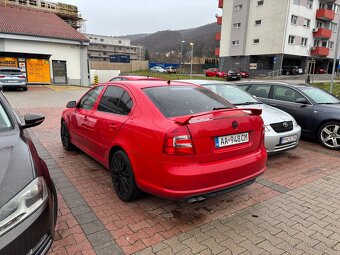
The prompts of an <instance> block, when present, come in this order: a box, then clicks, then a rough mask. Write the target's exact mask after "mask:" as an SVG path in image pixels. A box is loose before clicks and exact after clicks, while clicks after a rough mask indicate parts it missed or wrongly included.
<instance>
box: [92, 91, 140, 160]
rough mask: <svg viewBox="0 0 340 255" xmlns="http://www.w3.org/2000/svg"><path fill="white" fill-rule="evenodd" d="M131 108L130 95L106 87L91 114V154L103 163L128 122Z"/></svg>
mask: <svg viewBox="0 0 340 255" xmlns="http://www.w3.org/2000/svg"><path fill="white" fill-rule="evenodd" d="M132 106H133V101H132V98H131V96H130V94H129V93H128V92H127V91H126V90H125V89H124V88H122V87H119V86H113V85H112V86H108V87H107V88H106V90H105V91H104V93H103V95H102V97H101V99H100V102H99V104H98V106H97V109H96V110H95V111H93V112H91V119H92V120H93V121H94V123H95V128H94V130H92V131H91V132H90V134H89V138H90V140H91V154H92V155H93V156H94V157H95V158H96V159H98V160H100V161H102V162H104V161H105V160H106V158H107V156H108V153H109V151H110V148H111V144H112V141H113V140H114V137H115V136H116V135H117V133H118V132H119V130H120V128H121V127H122V126H123V124H124V123H125V122H126V121H127V120H128V118H129V116H130V112H131V109H132Z"/></svg>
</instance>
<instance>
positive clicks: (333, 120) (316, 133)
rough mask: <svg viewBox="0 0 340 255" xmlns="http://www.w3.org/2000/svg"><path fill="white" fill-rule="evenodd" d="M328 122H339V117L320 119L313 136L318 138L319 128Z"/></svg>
mask: <svg viewBox="0 0 340 255" xmlns="http://www.w3.org/2000/svg"><path fill="white" fill-rule="evenodd" d="M328 122H338V123H339V124H340V120H339V119H326V120H323V121H321V122H320V123H319V125H318V126H317V128H316V129H315V135H314V136H315V138H316V139H318V134H319V130H320V128H321V127H322V126H323V125H325V124H326V123H328Z"/></svg>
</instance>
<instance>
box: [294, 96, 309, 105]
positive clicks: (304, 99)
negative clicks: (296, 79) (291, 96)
mask: <svg viewBox="0 0 340 255" xmlns="http://www.w3.org/2000/svg"><path fill="white" fill-rule="evenodd" d="M295 103H298V104H308V101H307V99H306V98H303V97H300V98H297V99H296V100H295Z"/></svg>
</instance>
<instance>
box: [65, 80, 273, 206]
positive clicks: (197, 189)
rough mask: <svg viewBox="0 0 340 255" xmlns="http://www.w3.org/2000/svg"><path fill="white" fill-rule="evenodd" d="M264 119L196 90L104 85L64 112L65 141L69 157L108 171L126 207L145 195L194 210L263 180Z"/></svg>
mask: <svg viewBox="0 0 340 255" xmlns="http://www.w3.org/2000/svg"><path fill="white" fill-rule="evenodd" d="M260 114H261V110H258V109H250V110H246V109H242V110H240V109H237V108H235V107H234V106H232V105H231V104H230V103H229V102H227V101H226V100H224V99H223V98H221V97H220V96H218V95H216V94H215V93H213V92H211V91H210V90H207V89H205V88H201V87H197V86H195V85H188V84H183V83H176V82H173V83H172V84H171V86H169V84H168V82H166V81H163V82H160V81H143V82H130V81H125V82H120V83H119V84H118V83H107V84H101V85H100V86H97V87H94V88H92V89H91V90H89V91H88V92H87V93H86V94H85V95H84V96H83V97H82V98H81V99H80V100H79V101H78V102H76V101H71V102H69V103H68V104H67V109H66V110H64V112H63V113H62V117H61V139H62V143H63V146H64V148H65V150H71V149H72V148H73V147H74V146H77V147H78V148H80V149H81V150H82V151H84V152H85V153H86V154H88V155H90V156H91V157H93V158H94V159H96V160H97V161H98V162H100V163H101V164H103V165H104V166H105V167H106V168H107V169H110V171H111V174H112V180H113V187H114V189H115V191H116V193H117V195H118V197H119V198H120V199H121V200H123V201H131V200H133V199H136V198H137V197H138V196H139V194H140V190H143V191H145V192H147V193H151V194H154V195H157V196H161V197H165V198H169V199H176V200H182V199H188V200H189V201H191V202H193V201H197V200H201V199H202V198H203V199H204V195H206V194H210V193H215V192H218V191H221V190H228V189H231V188H233V189H235V188H240V187H242V186H244V185H248V184H251V183H252V182H253V181H254V180H255V179H256V177H258V176H259V175H261V174H262V173H263V172H264V170H265V165H266V159H267V153H266V150H265V147H264V142H263V133H264V132H263V121H262V119H261V117H260Z"/></svg>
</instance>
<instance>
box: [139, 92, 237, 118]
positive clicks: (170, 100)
mask: <svg viewBox="0 0 340 255" xmlns="http://www.w3.org/2000/svg"><path fill="white" fill-rule="evenodd" d="M143 91H144V92H145V94H146V95H147V96H148V97H149V98H150V99H151V101H152V102H153V103H154V104H155V105H156V107H157V108H158V109H159V110H160V111H161V112H162V113H163V115H164V116H165V117H167V118H169V117H177V116H185V115H191V114H196V113H201V112H208V111H213V110H214V109H225V108H226V109H228V108H233V105H231V104H230V103H229V102H227V101H226V100H224V99H223V98H221V97H219V96H218V95H216V94H215V93H213V92H212V91H210V90H207V89H204V88H198V87H191V86H163V87H152V88H145V89H143Z"/></svg>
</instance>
